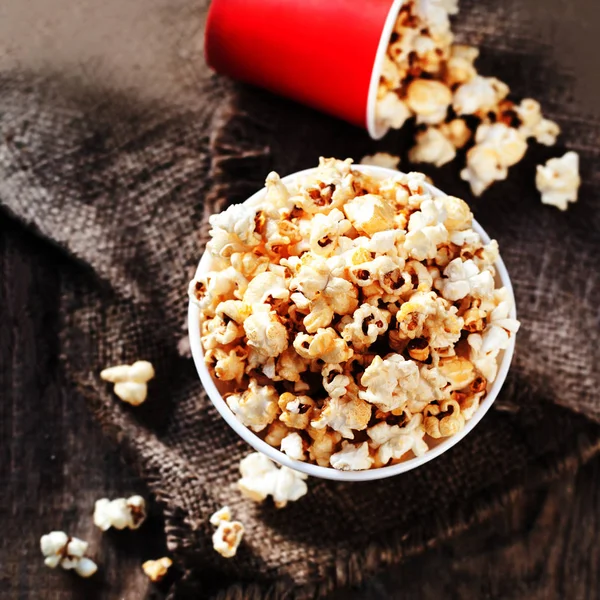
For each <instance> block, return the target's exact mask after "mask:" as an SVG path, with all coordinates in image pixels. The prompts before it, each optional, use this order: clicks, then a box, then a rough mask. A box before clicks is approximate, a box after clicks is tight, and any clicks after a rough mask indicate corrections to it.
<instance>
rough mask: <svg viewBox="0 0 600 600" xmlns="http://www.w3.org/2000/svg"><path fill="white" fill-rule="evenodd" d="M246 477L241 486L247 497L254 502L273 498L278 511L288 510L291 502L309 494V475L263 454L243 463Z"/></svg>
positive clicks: (242, 468) (241, 468)
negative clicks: (287, 507)
mask: <svg viewBox="0 0 600 600" xmlns="http://www.w3.org/2000/svg"><path fill="white" fill-rule="evenodd" d="M240 473H241V475H242V478H241V479H240V480H239V481H238V487H239V488H240V491H241V492H242V494H243V495H244V496H246V498H249V499H250V500H253V501H254V502H263V501H264V500H265V499H266V497H267V496H272V498H273V502H274V503H275V506H276V507H277V508H284V507H285V506H286V505H287V503H288V502H295V501H296V500H298V499H299V498H301V497H302V496H304V495H305V494H306V492H308V487H307V485H306V483H305V481H304V480H305V479H306V478H307V475H305V474H304V473H300V472H299V471H295V470H294V469H288V468H287V467H278V466H277V465H276V464H275V463H274V462H273V461H272V460H271V459H270V458H268V457H266V456H265V455H264V454H261V453H260V452H254V453H252V454H249V455H248V456H246V458H244V459H242V461H241V462H240Z"/></svg>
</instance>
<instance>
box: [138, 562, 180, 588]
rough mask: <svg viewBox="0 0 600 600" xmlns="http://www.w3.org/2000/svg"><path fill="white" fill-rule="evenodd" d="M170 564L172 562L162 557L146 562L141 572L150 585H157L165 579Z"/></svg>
mask: <svg viewBox="0 0 600 600" xmlns="http://www.w3.org/2000/svg"><path fill="white" fill-rule="evenodd" d="M172 564H173V561H172V560H171V559H170V558H169V557H168V556H163V557H162V558H159V559H157V560H147V561H146V562H145V563H144V564H143V565H142V570H143V571H144V573H146V575H147V576H148V579H150V581H152V583H158V582H160V581H162V580H163V579H164V578H165V576H166V574H167V572H168V570H169V569H170V568H171V566H172Z"/></svg>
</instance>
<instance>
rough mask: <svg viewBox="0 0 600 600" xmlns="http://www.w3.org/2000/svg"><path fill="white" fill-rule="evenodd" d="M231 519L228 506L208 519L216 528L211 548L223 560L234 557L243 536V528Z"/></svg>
mask: <svg viewBox="0 0 600 600" xmlns="http://www.w3.org/2000/svg"><path fill="white" fill-rule="evenodd" d="M231 519H232V515H231V510H230V508H229V507H228V506H224V507H223V508H221V509H219V510H218V511H217V512H215V513H214V514H213V515H212V516H211V517H210V519H209V521H210V524H211V525H212V526H213V527H216V528H217V529H216V531H215V532H214V533H213V536H212V542H213V548H214V549H215V550H216V551H217V552H218V553H219V554H220V555H221V556H223V557H225V558H232V557H234V556H235V555H236V553H237V549H238V547H239V545H240V543H241V541H242V537H243V536H244V526H243V525H242V524H241V523H240V522H239V521H232V520H231ZM167 560H168V559H167ZM169 566H170V565H168V566H167V568H168V567H169ZM165 572H166V570H165Z"/></svg>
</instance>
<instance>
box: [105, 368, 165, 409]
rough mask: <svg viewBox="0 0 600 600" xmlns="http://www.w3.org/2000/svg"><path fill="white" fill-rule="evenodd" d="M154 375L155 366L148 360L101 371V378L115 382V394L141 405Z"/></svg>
mask: <svg viewBox="0 0 600 600" xmlns="http://www.w3.org/2000/svg"><path fill="white" fill-rule="evenodd" d="M153 377H154V367H153V366H152V363H149V362H148V361H146V360H138V361H136V362H134V363H133V364H132V365H119V366H117V367H110V368H108V369H104V370H103V371H101V372H100V378H101V379H104V381H110V382H111V383H114V384H115V387H114V392H115V394H116V395H117V396H118V397H119V398H121V400H123V402H127V403H128V404H131V405H132V406H139V405H140V404H142V402H144V401H145V400H146V396H147V395H148V386H147V382H148V381H150V379H152V378H153Z"/></svg>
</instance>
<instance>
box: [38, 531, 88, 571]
mask: <svg viewBox="0 0 600 600" xmlns="http://www.w3.org/2000/svg"><path fill="white" fill-rule="evenodd" d="M88 545H89V544H88V543H87V542H84V541H83V540H80V539H79V538H76V537H69V536H68V535H67V534H66V533H65V532H64V531H51V532H50V533H48V534H46V535H43V536H42V537H41V539H40V549H41V551H42V554H43V555H44V557H45V558H44V564H45V565H46V566H47V567H50V568H51V569H55V568H56V567H58V566H61V567H62V568H63V569H65V570H67V571H70V570H73V571H75V573H77V575H79V576H80V577H84V578H87V577H91V576H92V575H93V574H94V573H95V572H96V571H97V570H98V566H97V565H96V563H95V562H94V561H93V560H91V559H90V558H87V557H86V556H85V553H86V552H87V549H88Z"/></svg>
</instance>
